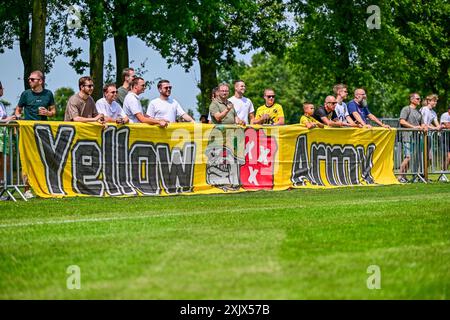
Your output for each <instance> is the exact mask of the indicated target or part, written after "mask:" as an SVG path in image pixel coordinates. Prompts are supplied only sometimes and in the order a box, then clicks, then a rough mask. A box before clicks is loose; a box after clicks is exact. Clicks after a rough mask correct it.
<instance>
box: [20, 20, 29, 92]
mask: <svg viewBox="0 0 450 320" xmlns="http://www.w3.org/2000/svg"><path fill="white" fill-rule="evenodd" d="M29 18H30V15H29V13H28V12H23V13H22V14H21V15H20V16H19V24H20V27H19V46H20V56H21V57H22V62H23V87H24V88H25V89H29V88H30V84H29V83H28V77H29V75H30V73H31V42H30V25H29Z"/></svg>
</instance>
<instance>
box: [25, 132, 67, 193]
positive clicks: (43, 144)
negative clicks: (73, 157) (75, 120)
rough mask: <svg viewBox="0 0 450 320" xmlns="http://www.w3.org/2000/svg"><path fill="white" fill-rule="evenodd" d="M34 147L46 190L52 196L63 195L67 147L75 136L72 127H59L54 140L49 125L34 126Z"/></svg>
mask: <svg viewBox="0 0 450 320" xmlns="http://www.w3.org/2000/svg"><path fill="white" fill-rule="evenodd" d="M34 135H35V139H36V145H37V148H38V150H39V155H40V157H41V160H42V164H43V165H44V167H45V179H46V183H47V188H48V191H49V193H50V194H52V195H65V194H66V192H64V189H63V185H62V176H63V169H64V167H65V165H66V162H67V158H68V151H69V147H70V145H71V144H72V141H73V138H74V136H75V128H74V127H73V126H65V125H62V126H59V127H58V131H57V132H56V136H55V138H53V134H52V130H51V127H50V126H49V125H42V124H36V125H35V126H34Z"/></svg>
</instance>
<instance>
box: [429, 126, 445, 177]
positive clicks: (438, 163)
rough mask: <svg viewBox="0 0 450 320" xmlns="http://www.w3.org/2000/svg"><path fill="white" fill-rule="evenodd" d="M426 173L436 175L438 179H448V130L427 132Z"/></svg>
mask: <svg viewBox="0 0 450 320" xmlns="http://www.w3.org/2000/svg"><path fill="white" fill-rule="evenodd" d="M427 143H428V174H436V175H438V180H440V181H447V182H448V181H449V179H448V177H447V175H448V174H449V173H450V171H449V165H450V130H441V131H429V132H428V141H427Z"/></svg>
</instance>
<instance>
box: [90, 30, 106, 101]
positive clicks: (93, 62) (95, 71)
mask: <svg viewBox="0 0 450 320" xmlns="http://www.w3.org/2000/svg"><path fill="white" fill-rule="evenodd" d="M89 65H90V74H91V77H92V81H93V82H94V91H93V92H92V98H94V100H96V101H97V100H98V99H100V98H101V97H102V96H103V91H102V90H103V65H104V54H103V39H100V38H98V37H95V36H93V37H91V36H90V37H89Z"/></svg>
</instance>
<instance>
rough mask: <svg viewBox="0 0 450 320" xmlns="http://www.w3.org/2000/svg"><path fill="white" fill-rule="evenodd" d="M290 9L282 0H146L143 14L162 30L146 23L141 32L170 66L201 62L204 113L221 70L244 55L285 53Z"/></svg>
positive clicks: (202, 106) (201, 100)
mask: <svg viewBox="0 0 450 320" xmlns="http://www.w3.org/2000/svg"><path fill="white" fill-rule="evenodd" d="M155 8H156V9H155ZM284 10H285V5H284V3H283V1H282V0H244V1H238V0H224V1H213V0H205V1H196V0H188V1H185V2H184V4H183V5H182V6H181V5H180V4H179V1H175V0H165V1H152V2H151V3H150V1H145V2H144V4H143V11H142V14H143V15H144V16H146V17H147V18H146V19H145V20H147V21H152V22H153V23H152V24H153V25H155V26H157V27H158V28H155V27H154V26H153V27H151V29H156V30H154V31H153V30H149V29H148V28H146V26H145V25H143V26H141V27H140V28H137V30H136V31H137V34H138V36H139V37H140V38H141V39H142V40H144V41H145V42H146V43H147V44H148V45H150V46H153V47H154V48H156V49H157V50H159V52H160V53H161V55H162V56H163V57H165V58H166V59H167V61H168V62H169V65H172V64H173V63H177V64H181V65H182V66H184V67H185V68H186V69H189V68H190V67H191V66H192V64H193V62H194V61H195V60H197V61H198V63H199V65H200V83H199V88H200V90H201V96H200V99H199V106H198V111H199V112H200V113H201V114H203V113H205V111H206V110H207V108H208V106H209V103H210V97H211V89H212V88H213V87H215V86H216V85H217V70H218V66H220V65H225V67H226V66H228V65H232V64H233V61H234V58H235V53H236V52H238V51H240V52H248V50H251V49H252V48H259V47H262V48H265V49H267V50H270V51H273V52H279V51H282V48H283V44H284V42H285V39H286V35H287V26H286V25H285V24H284Z"/></svg>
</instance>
